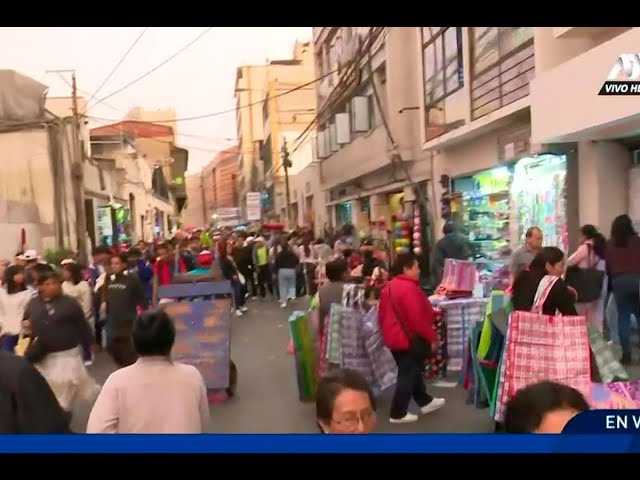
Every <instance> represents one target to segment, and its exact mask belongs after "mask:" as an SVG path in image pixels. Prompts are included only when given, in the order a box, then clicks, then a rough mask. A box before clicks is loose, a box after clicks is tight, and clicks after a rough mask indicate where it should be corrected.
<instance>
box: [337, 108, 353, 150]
mask: <svg viewBox="0 0 640 480" xmlns="http://www.w3.org/2000/svg"><path fill="white" fill-rule="evenodd" d="M335 120H336V142H337V143H338V144H340V145H346V144H348V143H351V121H350V120H351V119H350V118H349V114H348V113H338V114H336V117H335Z"/></svg>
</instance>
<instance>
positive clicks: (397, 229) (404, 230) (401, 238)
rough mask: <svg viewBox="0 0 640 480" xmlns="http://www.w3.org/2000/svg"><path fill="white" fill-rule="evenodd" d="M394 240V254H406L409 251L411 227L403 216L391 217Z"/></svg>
mask: <svg viewBox="0 0 640 480" xmlns="http://www.w3.org/2000/svg"><path fill="white" fill-rule="evenodd" d="M393 222H394V223H393V227H394V240H393V246H394V250H395V253H396V254H401V253H408V252H409V251H410V250H411V225H410V222H409V220H408V217H407V216H405V215H394V216H393Z"/></svg>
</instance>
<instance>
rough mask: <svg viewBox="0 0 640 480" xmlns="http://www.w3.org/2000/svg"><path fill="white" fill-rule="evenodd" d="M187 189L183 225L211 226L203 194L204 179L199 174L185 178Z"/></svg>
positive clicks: (182, 218)
mask: <svg viewBox="0 0 640 480" xmlns="http://www.w3.org/2000/svg"><path fill="white" fill-rule="evenodd" d="M185 182H186V188H187V206H186V207H185V209H184V211H183V212H182V217H181V220H182V223H183V224H184V225H187V226H189V225H195V226H200V227H204V226H205V225H208V224H209V221H210V219H208V218H206V217H205V210H204V204H203V197H202V195H203V192H202V177H201V175H200V174H199V173H197V174H195V175H188V176H187V177H186V178H185Z"/></svg>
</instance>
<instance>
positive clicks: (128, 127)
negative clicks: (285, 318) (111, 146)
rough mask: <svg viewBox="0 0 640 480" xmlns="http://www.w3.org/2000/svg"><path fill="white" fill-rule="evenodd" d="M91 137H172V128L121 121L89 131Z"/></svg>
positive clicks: (133, 121) (147, 123) (135, 121)
mask: <svg viewBox="0 0 640 480" xmlns="http://www.w3.org/2000/svg"><path fill="white" fill-rule="evenodd" d="M90 133H91V136H92V137H94V136H95V137H99V136H111V135H122V134H125V135H130V136H132V137H135V138H158V137H172V136H173V128H171V127H169V126H167V125H159V124H157V123H151V122H141V121H138V120H123V121H122V122H118V123H113V124H111V125H105V126H103V127H96V128H92V129H91V132H90Z"/></svg>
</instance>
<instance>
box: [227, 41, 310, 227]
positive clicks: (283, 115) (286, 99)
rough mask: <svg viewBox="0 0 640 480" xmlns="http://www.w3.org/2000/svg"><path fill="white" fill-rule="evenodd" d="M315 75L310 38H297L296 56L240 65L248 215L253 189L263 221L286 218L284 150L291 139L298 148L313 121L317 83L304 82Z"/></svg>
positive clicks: (242, 192)
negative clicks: (248, 196) (255, 64)
mask: <svg viewBox="0 0 640 480" xmlns="http://www.w3.org/2000/svg"><path fill="white" fill-rule="evenodd" d="M314 78H315V73H314V63H313V47H312V45H311V44H310V43H308V42H307V43H304V42H296V43H295V45H294V48H293V55H292V58H290V59H286V60H272V61H270V62H268V63H267V64H266V65H258V66H244V67H239V68H238V70H237V76H236V98H237V115H236V121H237V126H238V139H239V143H240V146H239V148H240V152H239V156H238V165H239V172H238V195H239V197H240V199H241V210H242V212H243V215H244V216H246V194H247V192H261V194H262V199H263V205H262V210H263V220H277V221H283V222H286V219H287V202H286V188H285V182H284V168H283V164H282V155H283V152H284V148H285V144H287V145H288V148H289V147H290V150H291V151H293V149H294V148H295V145H294V142H295V141H296V139H297V138H298V137H299V135H300V133H301V132H302V131H304V130H305V129H306V128H307V127H308V126H309V125H310V124H311V123H312V121H313V118H314V115H315V107H316V100H315V87H314V86H313V85H307V86H303V85H304V84H307V83H310V82H312V81H313V80H314ZM295 89H297V90H295ZM291 90H294V91H291ZM289 91H291V92H290V93H286V94H284V93H285V92H289ZM283 94H284V95H283ZM249 104H252V106H251V107H245V105H249ZM289 193H291V192H289Z"/></svg>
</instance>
